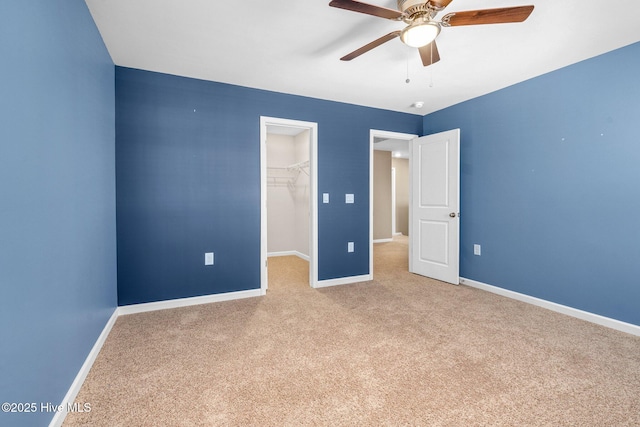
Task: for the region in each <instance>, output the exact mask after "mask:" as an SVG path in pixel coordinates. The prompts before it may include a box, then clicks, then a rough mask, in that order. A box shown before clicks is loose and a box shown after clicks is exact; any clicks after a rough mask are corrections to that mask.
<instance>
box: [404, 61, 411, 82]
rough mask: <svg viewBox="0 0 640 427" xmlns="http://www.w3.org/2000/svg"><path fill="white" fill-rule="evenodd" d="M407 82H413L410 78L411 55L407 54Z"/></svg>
mask: <svg viewBox="0 0 640 427" xmlns="http://www.w3.org/2000/svg"><path fill="white" fill-rule="evenodd" d="M404 82H405V83H406V84H409V83H411V79H410V78H409V55H407V80H405V81H404Z"/></svg>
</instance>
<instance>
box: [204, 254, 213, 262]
mask: <svg viewBox="0 0 640 427" xmlns="http://www.w3.org/2000/svg"><path fill="white" fill-rule="evenodd" d="M204 265H213V252H207V253H205V254H204Z"/></svg>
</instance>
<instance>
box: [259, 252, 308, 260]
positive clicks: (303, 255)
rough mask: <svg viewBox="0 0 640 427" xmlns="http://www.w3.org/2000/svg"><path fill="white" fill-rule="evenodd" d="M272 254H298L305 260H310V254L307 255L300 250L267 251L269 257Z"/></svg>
mask: <svg viewBox="0 0 640 427" xmlns="http://www.w3.org/2000/svg"><path fill="white" fill-rule="evenodd" d="M272 256H297V257H298V258H302V259H303V260H305V261H309V255H305V254H303V253H302V252H298V251H280V252H267V258H271V257H272Z"/></svg>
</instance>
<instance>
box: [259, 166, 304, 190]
mask: <svg viewBox="0 0 640 427" xmlns="http://www.w3.org/2000/svg"><path fill="white" fill-rule="evenodd" d="M308 169H309V160H306V161H304V162H298V163H293V164H291V165H288V166H268V167H267V184H268V185H271V186H285V185H286V186H288V187H289V188H292V187H293V186H294V185H295V182H296V181H297V180H298V176H300V172H303V173H304V174H305V175H307V176H309V171H308Z"/></svg>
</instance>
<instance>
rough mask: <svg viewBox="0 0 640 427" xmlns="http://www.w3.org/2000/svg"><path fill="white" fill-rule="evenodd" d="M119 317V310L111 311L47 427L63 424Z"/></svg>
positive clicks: (57, 426) (56, 426)
mask: <svg viewBox="0 0 640 427" xmlns="http://www.w3.org/2000/svg"><path fill="white" fill-rule="evenodd" d="M119 315H120V312H119V309H118V308H117V307H116V309H115V310H114V311H113V314H111V317H110V318H109V320H108V321H107V324H106V325H105V326H104V328H103V329H102V332H101V333H100V336H98V339H97V340H96V343H95V344H94V345H93V348H91V351H90V352H89V355H88V356H87V358H86V359H85V361H84V363H83V364H82V367H80V370H79V371H78V375H76V378H75V379H74V380H73V383H71V387H69V391H67V394H66V395H65V396H64V399H62V403H61V405H60V408H62V409H61V410H60V411H57V412H56V414H55V415H54V416H53V419H52V420H51V422H50V423H49V427H59V426H61V425H62V423H63V422H64V419H65V417H66V416H67V409H68V408H69V406H70V405H73V402H74V401H75V400H76V396H77V395H78V392H79V391H80V389H81V388H82V384H83V383H84V380H85V378H87V375H88V374H89V371H90V370H91V367H92V366H93V362H95V360H96V357H98V353H100V349H102V345H103V344H104V342H105V341H106V340H107V337H108V336H109V332H111V328H113V325H114V324H115V323H116V319H117V318H118V316H119Z"/></svg>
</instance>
